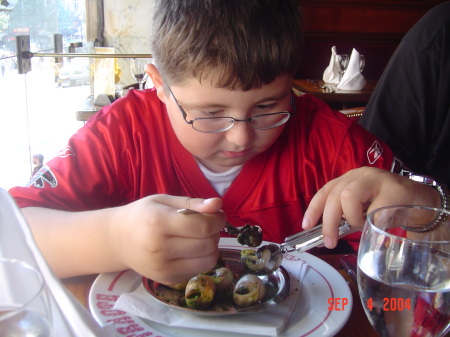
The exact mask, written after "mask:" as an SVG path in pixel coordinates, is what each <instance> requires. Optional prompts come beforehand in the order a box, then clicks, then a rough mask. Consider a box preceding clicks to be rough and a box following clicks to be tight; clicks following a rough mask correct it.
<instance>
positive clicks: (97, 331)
mask: <svg viewBox="0 0 450 337" xmlns="http://www.w3.org/2000/svg"><path fill="white" fill-rule="evenodd" d="M0 257H3V258H10V259H12V258H14V259H19V260H22V261H24V262H27V263H28V264H30V265H31V266H33V267H35V268H37V269H39V270H40V271H41V273H42V275H43V277H44V280H45V283H46V287H47V290H48V293H49V297H50V302H51V310H52V316H53V317H52V318H53V322H52V323H53V336H64V337H111V336H112V337H113V336H116V332H115V329H114V325H113V324H109V325H106V326H105V327H101V326H100V325H98V324H97V322H95V320H94V318H93V317H92V316H91V314H90V313H89V312H88V311H87V310H86V309H85V308H84V307H83V306H82V305H81V303H80V302H78V300H77V299H76V298H74V297H73V296H72V294H70V293H69V292H68V291H67V290H66V288H65V287H64V286H63V285H62V284H61V282H60V281H59V279H57V278H56V277H55V276H54V275H53V272H52V271H51V269H50V267H49V266H48V264H47V262H46V261H45V259H44V257H43V256H42V254H41V252H40V251H39V249H38V247H37V245H36V243H35V241H34V238H33V236H32V234H31V230H30V228H29V227H28V224H27V222H26V221H25V218H24V217H23V215H22V214H21V212H20V210H19V208H18V207H17V205H16V204H15V202H14V200H13V198H12V197H11V196H10V195H9V194H8V193H7V192H6V191H5V190H3V189H1V188H0Z"/></svg>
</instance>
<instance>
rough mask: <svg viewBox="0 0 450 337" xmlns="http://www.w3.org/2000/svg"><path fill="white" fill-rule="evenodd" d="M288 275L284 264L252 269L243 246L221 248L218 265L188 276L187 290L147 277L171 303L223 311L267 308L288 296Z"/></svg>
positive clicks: (146, 282)
mask: <svg viewBox="0 0 450 337" xmlns="http://www.w3.org/2000/svg"><path fill="white" fill-rule="evenodd" d="M257 279H260V281H258V280H257ZM288 279H289V276H288V275H287V274H286V271H285V270H284V269H283V268H280V269H277V270H276V271H274V272H271V273H262V274H257V273H255V272H253V271H249V270H248V269H247V268H245V267H244V265H243V263H242V261H241V250H235V249H224V248H221V249H220V258H219V260H218V262H217V265H216V266H215V267H214V268H213V269H212V270H209V271H206V272H204V273H200V274H197V275H196V276H194V277H193V278H192V279H190V280H188V282H187V283H188V284H187V286H186V288H185V289H184V290H176V289H174V288H177V287H175V285H170V286H166V285H163V284H161V283H158V282H155V281H152V280H149V279H145V278H144V280H143V281H144V287H145V288H146V289H147V291H148V292H149V293H150V294H151V295H153V296H154V297H155V298H156V299H158V300H159V301H161V302H163V303H165V304H167V305H169V306H174V307H178V308H181V309H188V310H191V311H196V312H199V314H200V312H205V314H206V315H208V314H212V315H220V314H221V313H224V314H228V313H238V312H249V311H252V310H265V308H268V307H270V306H271V305H273V304H274V303H278V302H281V301H283V300H285V299H286V297H287V296H288V295H289V281H288ZM237 284H239V286H236V285H237ZM235 298H236V300H235Z"/></svg>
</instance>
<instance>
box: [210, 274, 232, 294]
mask: <svg viewBox="0 0 450 337" xmlns="http://www.w3.org/2000/svg"><path fill="white" fill-rule="evenodd" d="M233 281H234V273H233V272H232V271H231V270H230V269H228V268H218V269H216V270H215V272H214V282H215V283H216V288H217V290H221V291H222V290H227V289H231V287H232V285H233Z"/></svg>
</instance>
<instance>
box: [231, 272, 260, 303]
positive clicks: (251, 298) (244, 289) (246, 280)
mask: <svg viewBox="0 0 450 337" xmlns="http://www.w3.org/2000/svg"><path fill="white" fill-rule="evenodd" d="M265 293H266V288H265V286H264V284H263V282H262V281H261V279H260V278H259V277H258V276H256V275H253V274H247V275H244V276H243V277H241V278H240V279H239V281H238V282H237V283H236V286H235V287H234V291H233V301H234V303H235V304H236V305H237V306H240V307H249V306H251V305H253V304H256V303H258V302H259V301H261V300H262V299H263V297H264V294H265Z"/></svg>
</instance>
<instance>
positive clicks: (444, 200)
mask: <svg viewBox="0 0 450 337" xmlns="http://www.w3.org/2000/svg"><path fill="white" fill-rule="evenodd" d="M401 175H402V176H405V177H408V178H409V179H410V180H414V181H417V182H419V183H422V184H426V185H428V186H431V187H433V188H434V189H436V191H438V192H439V196H440V197H441V209H442V210H445V211H450V206H449V201H450V195H449V192H448V188H447V186H446V185H445V184H442V183H440V182H438V181H436V180H435V179H433V178H432V177H430V176H424V175H419V174H415V173H412V172H410V171H406V170H403V171H402V172H401ZM446 219H447V212H442V211H441V212H439V213H438V215H436V217H435V218H434V219H433V220H432V221H431V222H429V223H427V224H425V225H423V226H420V227H413V226H405V227H403V229H405V230H407V231H409V232H416V233H427V232H431V231H434V230H436V229H438V228H439V227H441V226H442V225H443V224H444V222H445V220H446Z"/></svg>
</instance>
